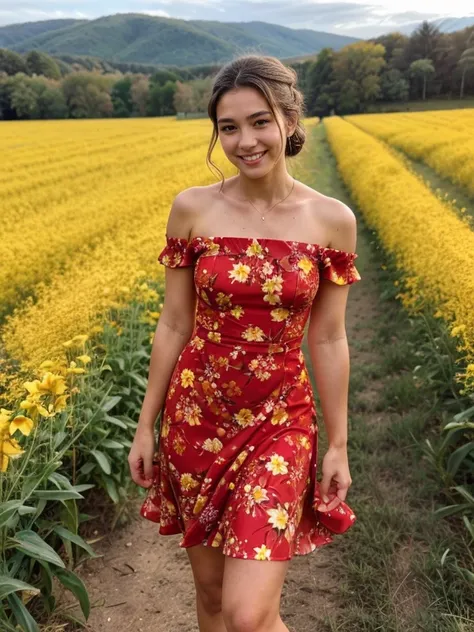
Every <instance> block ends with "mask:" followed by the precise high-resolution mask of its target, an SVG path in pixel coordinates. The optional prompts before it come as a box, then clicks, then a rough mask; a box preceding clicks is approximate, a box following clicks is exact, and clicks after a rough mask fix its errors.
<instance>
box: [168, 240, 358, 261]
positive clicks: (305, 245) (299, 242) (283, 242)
mask: <svg viewBox="0 0 474 632" xmlns="http://www.w3.org/2000/svg"><path fill="white" fill-rule="evenodd" d="M177 239H182V240H184V241H187V242H188V243H191V242H193V241H195V240H206V239H209V240H211V241H213V240H215V239H220V240H222V239H233V240H243V241H247V242H252V241H256V242H257V243H260V242H274V243H281V244H298V245H299V246H304V247H312V248H317V249H318V250H332V251H333V252H342V253H345V254H349V255H356V253H355V252H349V251H347V250H340V249H338V248H331V247H330V246H322V245H321V244H317V243H310V242H307V241H298V240H297V239H278V238H276V237H249V236H247V235H239V236H235V237H233V236H231V235H212V236H210V235H209V236H207V235H194V236H193V237H191V239H186V237H177ZM356 256H357V255H356Z"/></svg>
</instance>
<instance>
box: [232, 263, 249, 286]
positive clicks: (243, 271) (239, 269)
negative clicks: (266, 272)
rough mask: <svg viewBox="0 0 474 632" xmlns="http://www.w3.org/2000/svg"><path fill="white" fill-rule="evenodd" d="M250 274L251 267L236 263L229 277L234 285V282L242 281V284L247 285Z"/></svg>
mask: <svg viewBox="0 0 474 632" xmlns="http://www.w3.org/2000/svg"><path fill="white" fill-rule="evenodd" d="M249 274H250V266H248V265H246V264H245V263H234V265H233V270H231V271H230V272H229V277H230V278H231V279H232V283H233V282H234V281H240V283H245V281H246V280H247V279H248V277H249Z"/></svg>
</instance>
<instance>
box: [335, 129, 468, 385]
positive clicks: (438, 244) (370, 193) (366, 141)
mask: <svg viewBox="0 0 474 632" xmlns="http://www.w3.org/2000/svg"><path fill="white" fill-rule="evenodd" d="M325 125H326V129H327V134H328V140H329V142H330V145H331V147H332V150H333V152H334V154H335V156H336V159H337V162H338V167H339V170H340V173H341V175H342V177H343V179H344V181H345V183H346V184H347V186H348V188H349V190H350V191H351V194H352V197H353V199H354V201H355V202H356V204H357V205H358V206H359V208H360V209H361V212H362V213H363V215H364V218H365V220H366V222H367V224H368V225H369V226H370V227H371V228H373V229H375V230H376V231H377V233H378V235H379V238H380V240H381V242H382V243H383V245H384V247H385V248H386V249H387V251H389V252H391V253H392V254H393V255H394V256H395V259H396V262H397V267H398V268H399V269H401V270H403V272H404V275H405V284H406V286H407V289H406V291H405V292H401V293H400V294H399V295H398V296H399V298H401V300H402V301H403V303H404V305H405V306H406V307H407V308H408V309H415V308H416V307H417V306H419V305H420V302H423V301H426V302H429V303H430V304H432V305H435V306H436V307H437V311H436V313H435V316H437V317H440V318H443V319H444V320H445V321H446V323H448V325H449V326H450V328H451V329H450V330H451V335H453V336H455V335H456V336H459V340H460V342H459V345H458V351H460V352H462V353H463V354H464V357H465V358H466V359H467V361H468V362H469V363H472V361H473V360H474V275H473V273H472V271H473V253H474V232H473V231H472V230H470V228H469V227H468V226H467V225H466V224H465V223H464V222H463V221H462V220H461V219H460V218H459V217H457V215H456V214H455V213H454V212H453V211H452V209H451V208H450V207H449V206H447V205H446V204H443V203H442V202H441V200H439V199H438V198H437V197H436V196H435V195H434V194H433V193H432V192H431V191H430V190H429V189H428V188H427V187H426V186H424V185H423V183H422V182H421V181H420V180H419V179H418V178H417V177H416V176H415V175H414V174H413V173H411V172H410V171H408V170H407V169H406V167H405V166H404V165H403V163H402V162H401V161H400V160H399V159H398V158H397V157H396V156H395V155H394V154H393V153H392V152H391V150H390V148H388V147H387V146H386V145H384V144H383V143H382V142H380V141H379V140H377V139H376V138H374V137H373V136H371V135H369V134H367V133H365V132H363V131H362V130H361V129H359V127H356V126H355V125H353V124H352V123H350V122H347V121H345V120H342V119H340V118H338V117H333V118H331V119H328V120H327V121H326V123H325ZM467 377H468V376H467V375H464V376H462V378H463V381H464V383H465V384H466V386H467V385H468V383H469V380H467ZM471 386H473V387H474V382H473V383H472V385H471Z"/></svg>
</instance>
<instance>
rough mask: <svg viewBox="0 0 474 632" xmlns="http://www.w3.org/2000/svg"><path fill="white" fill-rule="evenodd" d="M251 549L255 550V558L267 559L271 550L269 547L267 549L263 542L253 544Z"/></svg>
mask: <svg viewBox="0 0 474 632" xmlns="http://www.w3.org/2000/svg"><path fill="white" fill-rule="evenodd" d="M253 550H254V551H255V559H256V560H269V559H270V555H271V553H272V551H271V549H267V547H266V546H265V544H262V546H255V547H254V549H253Z"/></svg>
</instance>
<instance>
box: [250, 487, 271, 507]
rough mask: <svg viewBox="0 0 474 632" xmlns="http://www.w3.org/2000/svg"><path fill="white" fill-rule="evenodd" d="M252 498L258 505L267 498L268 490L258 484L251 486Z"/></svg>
mask: <svg viewBox="0 0 474 632" xmlns="http://www.w3.org/2000/svg"><path fill="white" fill-rule="evenodd" d="M252 498H253V500H254V502H256V503H257V504H258V505H259V504H260V503H263V502H265V501H267V500H268V492H267V490H266V489H264V488H263V487H260V485H256V486H255V487H254V488H253V492H252Z"/></svg>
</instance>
